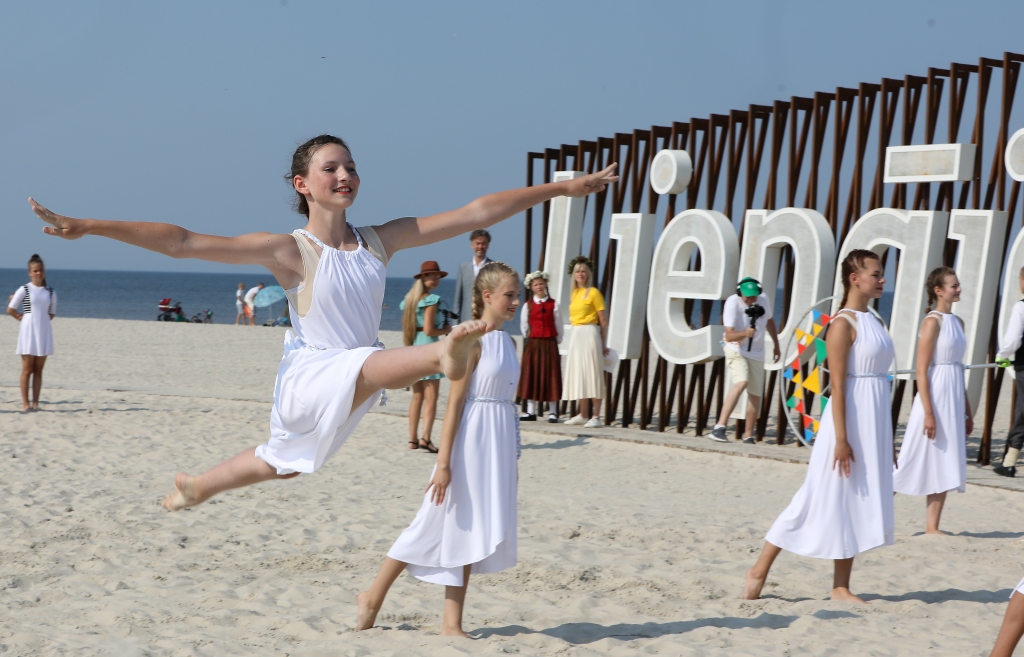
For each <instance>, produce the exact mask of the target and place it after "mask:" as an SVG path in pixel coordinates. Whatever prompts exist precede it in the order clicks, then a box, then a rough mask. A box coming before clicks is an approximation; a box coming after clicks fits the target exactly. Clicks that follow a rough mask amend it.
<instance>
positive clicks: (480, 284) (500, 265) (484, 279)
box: [473, 260, 519, 319]
mask: <svg viewBox="0 0 1024 657" xmlns="http://www.w3.org/2000/svg"><path fill="white" fill-rule="evenodd" d="M509 276H511V277H512V278H514V279H515V280H516V282H519V272H517V271H516V270H515V269H512V267H510V266H508V265H506V264H505V263H504V262H498V261H497V260H492V261H491V262H488V263H487V264H486V265H484V266H483V267H481V268H480V273H479V274H477V275H476V281H475V282H474V283H473V319H480V316H481V315H483V313H484V290H490V291H491V292H493V291H494V290H496V289H497V288H498V286H499V285H501V283H502V281H504V280H505V279H506V278H508V277H509Z"/></svg>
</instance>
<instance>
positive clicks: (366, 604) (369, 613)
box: [356, 591, 380, 632]
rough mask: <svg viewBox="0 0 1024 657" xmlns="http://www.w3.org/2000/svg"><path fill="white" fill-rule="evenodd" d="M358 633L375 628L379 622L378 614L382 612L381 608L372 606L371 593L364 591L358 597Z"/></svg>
mask: <svg viewBox="0 0 1024 657" xmlns="http://www.w3.org/2000/svg"><path fill="white" fill-rule="evenodd" d="M356 608H357V609H358V611H357V612H356V631H357V632H359V631H361V630H368V629H370V628H371V627H373V624H374V622H376V620H377V612H378V611H380V607H376V608H374V607H371V606H370V592H369V591H363V592H362V593H360V594H359V595H357V596H356Z"/></svg>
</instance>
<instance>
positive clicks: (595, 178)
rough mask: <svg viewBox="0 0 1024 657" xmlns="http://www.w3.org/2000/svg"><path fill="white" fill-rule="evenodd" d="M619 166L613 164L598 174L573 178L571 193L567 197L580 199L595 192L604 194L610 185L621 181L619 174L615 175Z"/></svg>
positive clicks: (567, 193) (570, 184)
mask: <svg viewBox="0 0 1024 657" xmlns="http://www.w3.org/2000/svg"><path fill="white" fill-rule="evenodd" d="M618 166H619V165H618V163H616V162H612V163H611V164H609V165H608V166H606V167H605V168H603V169H601V170H600V171H598V172H597V173H589V174H587V175H585V176H580V177H579V178H573V179H572V180H570V181H568V183H569V191H568V192H566V194H565V195H566V196H571V197H573V198H580V197H582V196H587V195H588V194H594V193H595V192H603V191H604V190H605V188H606V187H608V185H610V184H612V183H613V182H615V181H617V180H618V179H619V176H618V174H617V173H615V169H616V167H618Z"/></svg>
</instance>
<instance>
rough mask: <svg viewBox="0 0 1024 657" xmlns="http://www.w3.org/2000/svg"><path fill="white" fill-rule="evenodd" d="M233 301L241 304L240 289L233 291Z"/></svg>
mask: <svg viewBox="0 0 1024 657" xmlns="http://www.w3.org/2000/svg"><path fill="white" fill-rule="evenodd" d="M235 301H237V302H238V303H242V288H238V289H237V290H235Z"/></svg>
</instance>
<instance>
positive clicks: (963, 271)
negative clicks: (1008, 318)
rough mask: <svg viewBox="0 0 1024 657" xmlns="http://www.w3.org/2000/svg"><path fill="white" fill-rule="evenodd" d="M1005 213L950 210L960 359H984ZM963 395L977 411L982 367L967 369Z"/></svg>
mask: <svg viewBox="0 0 1024 657" xmlns="http://www.w3.org/2000/svg"><path fill="white" fill-rule="evenodd" d="M1004 235H1006V213H1005V212H1002V211H999V210H953V213H952V214H951V215H950V217H949V234H948V237H949V238H950V239H953V240H958V241H959V242H960V248H959V249H958V251H957V259H956V276H957V278H959V279H960V286H961V288H962V290H961V292H960V301H958V302H957V303H956V304H954V305H953V312H954V313H956V314H957V315H959V316H960V319H962V320H964V333H965V334H966V336H967V352H966V354H965V355H964V362H966V363H968V364H970V363H984V362H986V361H987V360H988V339H989V335H990V334H991V332H992V314H993V313H994V312H995V308H996V286H995V282H996V279H997V278H998V277H999V267H1000V266H1002V264H1003V262H1002V261H1003V239H1004V237H1003V236H1004ZM966 375H967V398H968V399H969V400H970V402H971V409H972V410H975V411H977V409H978V400H979V399H980V398H981V383H982V381H984V379H985V376H984V373H983V371H982V370H967V372H966Z"/></svg>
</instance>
